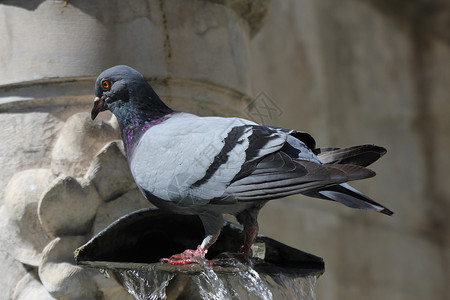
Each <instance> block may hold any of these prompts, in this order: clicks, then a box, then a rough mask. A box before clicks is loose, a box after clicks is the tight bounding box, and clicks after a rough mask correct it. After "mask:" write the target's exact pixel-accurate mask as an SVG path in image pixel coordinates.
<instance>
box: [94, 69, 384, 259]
mask: <svg viewBox="0 0 450 300" xmlns="http://www.w3.org/2000/svg"><path fill="white" fill-rule="evenodd" d="M105 110H110V111H111V112H112V113H113V114H114V115H115V116H116V118H117V121H118V123H119V127H120V131H121V134H122V139H123V142H124V146H125V150H126V156H127V159H128V164H129V167H130V170H131V173H132V175H133V178H134V180H135V181H136V184H137V186H138V187H139V189H140V190H141V191H142V193H143V195H144V196H145V197H146V198H147V199H148V200H149V201H150V202H151V203H152V204H153V205H155V206H157V207H158V208H160V209H162V210H166V211H169V212H172V213H176V214H184V215H197V216H199V218H200V219H201V221H202V223H203V226H204V230H205V237H204V239H203V241H202V242H201V244H200V245H199V246H198V247H197V249H187V250H186V251H185V252H183V253H180V254H176V255H173V256H171V257H170V258H166V259H163V261H165V262H168V263H169V264H174V265H182V264H189V263H193V262H198V259H204V258H205V254H206V252H207V250H208V248H209V247H211V245H213V244H214V242H215V241H216V240H217V238H218V236H219V234H220V232H221V229H222V225H223V215H224V214H230V215H233V216H235V217H236V220H237V221H238V222H239V223H240V224H241V225H242V226H243V232H244V241H243V246H242V248H241V249H240V253H243V254H245V255H249V256H251V246H252V243H253V241H254V239H255V237H256V235H257V233H258V222H257V216H258V213H259V211H260V209H261V208H262V207H263V206H264V205H265V204H266V203H267V202H268V201H269V200H274V199H279V198H282V197H285V196H289V195H294V194H303V195H306V196H311V197H315V198H319V199H326V200H331V201H335V202H339V203H341V204H344V205H346V206H348V207H351V208H358V209H365V210H373V211H377V212H380V213H383V214H386V215H392V214H393V212H392V211H391V210H389V209H388V208H386V207H384V206H383V205H381V204H379V203H377V202H375V201H374V200H372V199H370V198H369V197H367V196H365V195H364V194H362V193H361V192H360V191H358V190H356V189H355V188H353V187H352V186H350V185H349V184H348V183H347V182H348V181H353V180H358V179H364V178H369V177H372V176H375V172H373V171H372V170H370V169H367V168H366V167H367V166H368V165H370V164H371V163H373V162H374V161H376V160H377V159H378V158H380V157H381V156H382V155H384V154H385V153H386V149H384V148H383V147H379V146H375V145H361V146H354V147H350V148H334V147H326V148H316V143H315V140H314V138H313V137H312V136H311V135H309V134H308V133H306V132H302V131H297V130H289V129H284V128H280V127H275V126H266V125H260V124H257V123H255V122H252V121H250V120H246V119H242V118H224V117H216V116H210V117H201V116H197V115H194V114H190V113H185V112H179V111H175V110H172V109H171V108H169V107H168V106H167V105H166V104H165V103H164V102H163V101H162V100H161V98H160V97H159V96H158V95H157V94H156V93H155V91H154V90H153V88H152V87H151V86H150V84H149V83H148V82H147V81H146V80H145V78H144V77H143V76H142V75H141V74H140V73H139V72H138V71H136V70H134V69H133V68H131V67H128V66H125V65H118V66H114V67H112V68H109V69H107V70H105V71H103V72H102V73H101V74H100V75H99V77H98V78H97V80H96V83H95V99H94V106H93V109H92V112H91V117H92V119H93V120H94V119H95V118H96V117H97V115H98V114H99V113H100V112H102V111H105Z"/></svg>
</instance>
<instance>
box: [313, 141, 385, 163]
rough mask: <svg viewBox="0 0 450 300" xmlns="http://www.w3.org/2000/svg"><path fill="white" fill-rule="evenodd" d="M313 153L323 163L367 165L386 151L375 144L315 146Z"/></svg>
mask: <svg viewBox="0 0 450 300" xmlns="http://www.w3.org/2000/svg"><path fill="white" fill-rule="evenodd" d="M314 153H315V154H316V155H317V157H318V158H319V159H320V161H322V162H323V163H325V164H352V165H358V166H362V167H367V166H368V165H370V164H372V163H373V162H375V161H376V160H378V159H379V158H380V157H381V156H383V155H384V154H385V153H386V149H385V148H383V147H380V146H376V145H360V146H354V147H349V148H342V149H341V148H332V147H329V148H317V149H314Z"/></svg>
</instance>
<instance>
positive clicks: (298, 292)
mask: <svg viewBox="0 0 450 300" xmlns="http://www.w3.org/2000/svg"><path fill="white" fill-rule="evenodd" d="M181 268H183V267H181ZM179 269H180V268H179ZM216 269H217V268H215V267H214V268H213V267H211V266H209V265H208V264H204V265H202V266H201V268H198V266H197V269H196V270H195V271H192V270H190V269H189V270H188V271H186V272H183V271H181V272H179V271H178V272H170V271H165V270H161V268H155V267H154V266H149V267H148V268H146V269H128V270H124V269H122V270H115V271H114V275H115V277H116V278H117V279H118V280H119V281H120V282H122V284H123V285H124V286H125V287H126V288H127V290H128V292H129V293H130V294H131V295H132V296H133V297H134V299H136V300H150V299H151V300H157V299H169V300H170V299H180V300H181V299H208V300H210V299H217V300H220V299H234V300H247V299H248V300H253V299H258V300H259V299H261V300H271V299H300V300H314V299H315V284H316V280H317V277H318V276H317V275H311V274H309V275H305V276H298V275H287V274H279V273H275V274H265V273H261V274H259V273H258V272H256V271H255V270H254V269H252V268H251V267H248V266H244V265H242V264H239V265H235V266H232V267H227V268H220V269H219V270H216Z"/></svg>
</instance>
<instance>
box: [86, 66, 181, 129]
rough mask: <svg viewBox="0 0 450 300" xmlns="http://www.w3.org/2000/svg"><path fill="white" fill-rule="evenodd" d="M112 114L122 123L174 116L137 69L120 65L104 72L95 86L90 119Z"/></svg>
mask: <svg viewBox="0 0 450 300" xmlns="http://www.w3.org/2000/svg"><path fill="white" fill-rule="evenodd" d="M105 110H110V111H111V112H112V113H113V114H114V115H115V116H116V117H117V119H118V121H119V123H121V122H125V121H126V120H130V119H131V120H133V119H134V120H136V119H153V118H158V117H160V116H161V115H165V114H167V113H170V112H172V110H171V109H170V108H168V107H167V106H166V105H165V104H164V103H163V102H162V101H161V99H160V98H159V97H158V95H157V94H156V93H155V91H153V89H152V87H151V86H150V85H149V84H148V82H147V81H146V80H145V78H144V77H143V76H142V75H141V73H139V72H138V71H136V70H135V69H133V68H131V67H128V66H124V65H119V66H115V67H112V68H109V69H107V70H105V71H103V72H102V73H101V74H100V75H99V76H98V78H97V81H96V82H95V99H94V107H93V108H92V112H91V117H92V119H93V120H94V119H95V118H96V117H97V115H98V114H99V113H100V112H102V111H105Z"/></svg>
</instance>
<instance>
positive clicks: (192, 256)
mask: <svg viewBox="0 0 450 300" xmlns="http://www.w3.org/2000/svg"><path fill="white" fill-rule="evenodd" d="M206 252H207V250H205V249H203V248H202V247H200V246H198V247H197V250H191V249H187V250H184V252H183V253H180V254H174V255H172V256H171V257H170V258H162V259H161V261H162V262H165V263H168V264H169V265H175V266H180V265H187V264H192V263H199V264H204V263H205V262H207V263H208V264H209V265H211V266H212V265H214V263H213V262H212V261H209V260H207V259H205V254H206Z"/></svg>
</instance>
